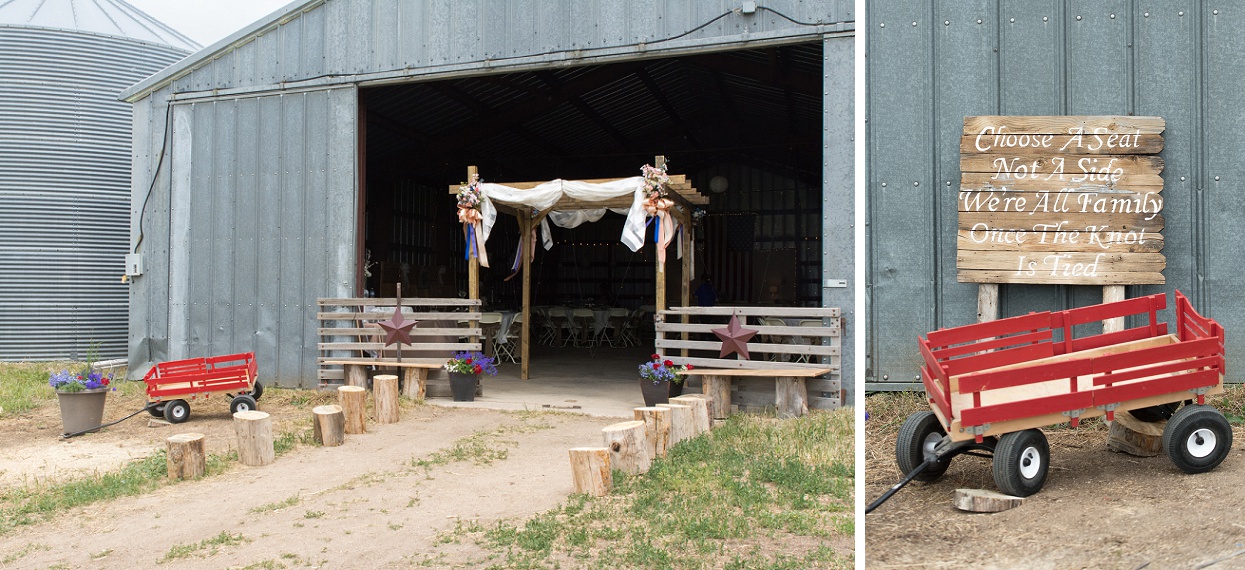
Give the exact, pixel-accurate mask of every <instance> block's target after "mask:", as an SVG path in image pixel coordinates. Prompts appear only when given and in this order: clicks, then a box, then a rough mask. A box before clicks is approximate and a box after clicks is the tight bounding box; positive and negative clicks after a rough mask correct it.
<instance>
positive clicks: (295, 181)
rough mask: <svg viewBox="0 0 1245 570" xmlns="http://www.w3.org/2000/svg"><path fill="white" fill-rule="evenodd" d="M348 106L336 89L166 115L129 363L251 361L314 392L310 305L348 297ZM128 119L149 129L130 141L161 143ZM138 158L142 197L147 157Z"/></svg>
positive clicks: (154, 152) (152, 125) (179, 108)
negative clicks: (214, 357) (238, 355)
mask: <svg viewBox="0 0 1245 570" xmlns="http://www.w3.org/2000/svg"><path fill="white" fill-rule="evenodd" d="M157 95H159V94H157ZM356 101H357V95H356V93H355V91H354V89H350V88H340V89H333V90H328V89H325V90H318V91H310V92H303V93H293V94H282V95H271V96H265V97H248V98H230V99H223V100H217V101H209V102H199V103H188V104H177V105H175V106H174V108H173V112H172V119H173V128H172V132H171V133H169V145H170V147H171V148H169V149H167V152H166V154H167V162H166V163H165V168H167V169H169V170H171V174H172V175H171V176H168V175H166V174H165V173H163V172H162V173H161V179H160V180H158V181H157V183H156V186H155V190H154V191H153V192H152V195H151V197H150V198H149V199H148V213H147V219H148V220H149V221H150V222H149V223H147V224H145V225H144V232H145V233H144V235H145V237H144V242H143V243H144V244H149V245H150V246H151V248H150V249H148V248H147V247H146V246H145V247H143V248H142V249H141V250H140V251H142V253H143V254H144V262H145V263H146V264H147V266H148V271H147V272H146V274H145V275H144V276H143V277H140V278H139V279H138V280H137V282H136V283H135V288H134V296H135V297H134V303H135V305H136V306H142V307H143V310H136V311H135V312H134V314H133V319H132V321H131V329H132V331H133V334H132V335H131V346H130V359H131V361H132V362H135V363H144V362H146V363H150V362H154V361H159V360H165V359H176V358H186V357H190V356H201V355H210V354H227V353H233V352H245V351H254V352H255V353H256V358H257V360H258V362H259V363H260V374H261V375H262V376H263V377H264V378H266V379H268V380H269V381H272V382H275V383H277V384H281V385H285V386H299V385H302V386H304V387H311V386H315V385H316V375H315V368H314V365H315V357H316V351H315V341H314V339H315V338H316V319H315V307H316V299H317V298H319V297H342V296H349V295H350V293H351V291H352V290H353V279H354V268H355V260H354V244H355V235H354V234H355V209H356V202H355V201H356V192H355V190H354V188H355V181H354V177H355V167H354V158H353V157H354V154H355V150H356V149H355V138H354V137H355V135H354V133H355V129H356V126H355V122H356V118H355V117H356V114H357V112H356ZM147 103H148V101H146V100H144V101H143V102H142V103H140V105H139V107H141V108H147V107H149V106H148V105H147ZM153 106H154V105H153ZM138 115H139V116H140V119H147V121H145V122H143V123H142V124H141V126H140V127H139V128H136V132H138V131H139V130H142V131H146V132H148V133H154V136H148V137H147V138H146V139H139V143H140V144H149V143H150V141H153V140H154V141H159V140H161V138H162V137H161V136H160V133H163V132H164V131H163V115H161V116H160V117H159V118H158V119H154V120H153V118H152V113H151V109H149V108H148V109H146V110H145V111H144V112H142V113H139V114H138ZM144 151H145V152H144V154H143V156H141V157H137V158H136V166H135V171H136V172H144V173H146V175H145V176H136V177H135V189H136V190H141V192H142V193H145V192H146V189H147V184H149V183H150V182H149V181H150V176H151V170H150V167H151V163H153V162H154V157H156V156H159V154H160V151H159V148H157V147H156V146H155V145H152V146H151V147H147V148H145V149H144ZM144 179H145V180H144ZM142 199H143V198H141V197H140V198H136V200H137V201H139V202H141V201H142ZM160 234H163V236H162V235H160ZM166 236H167V237H166ZM161 242H165V243H164V244H162V243H161ZM169 243H171V247H168V245H167V244H169ZM162 298H164V299H167V300H164V301H162V300H161V299H162ZM307 339H312V340H311V341H309V342H308V341H307Z"/></svg>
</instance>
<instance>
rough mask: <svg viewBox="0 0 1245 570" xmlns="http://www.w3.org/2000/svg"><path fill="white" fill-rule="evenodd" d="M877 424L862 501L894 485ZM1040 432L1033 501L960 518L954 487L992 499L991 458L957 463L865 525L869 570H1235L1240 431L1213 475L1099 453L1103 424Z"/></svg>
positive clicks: (869, 440) (1243, 520)
mask: <svg viewBox="0 0 1245 570" xmlns="http://www.w3.org/2000/svg"><path fill="white" fill-rule="evenodd" d="M875 415H876V413H875ZM875 419H877V418H875ZM887 419H889V418H887ZM882 423H885V422H877V421H874V420H870V421H869V422H866V426H865V438H866V459H867V461H866V489H867V491H866V500H872V499H873V498H876V497H878V496H879V495H881V494H882V492H883V491H885V490H886V488H888V487H889V486H890V485H892V484H894V483H895V482H896V481H898V480H899V478H900V473H899V470H898V468H897V467H895V455H894V453H895V452H894V449H895V447H894V446H895V437H896V435H897V433H896V432H897V427H898V426H897V425H895V426H886V427H879V425H878V424H882ZM1044 431H1046V432H1047V437H1048V438H1049V440H1050V444H1051V467H1050V474H1049V476H1048V479H1047V481H1046V486H1045V487H1044V488H1043V489H1042V491H1041V492H1039V493H1038V494H1036V495H1034V496H1032V497H1029V498H1028V500H1027V501H1026V502H1025V504H1024V505H1021V506H1020V507H1017V508H1015V509H1012V510H1009V511H1005V512H1002V513H995V514H971V513H966V512H962V511H958V510H956V509H955V508H953V507H952V506H951V500H952V495H953V493H954V492H955V490H956V489H957V488H978V489H990V490H995V489H996V488H995V485H994V480H993V476H992V474H991V467H990V460H989V459H983V458H977V457H966V456H961V457H957V458H956V459H954V460H953V461H952V463H951V467H950V469H949V470H948V471H947V473H946V475H944V476H943V478H941V479H939V480H938V481H936V482H933V483H920V482H916V483H913V484H911V485H909V486H908V487H906V488H904V489H903V490H902V491H900V492H899V493H898V494H896V495H895V496H894V497H893V498H892V499H890V501H888V502H887V503H886V504H884V505H882V506H881V507H879V508H878V510H876V511H875V512H874V513H873V514H870V515H868V516H867V517H866V519H865V536H866V540H865V552H866V557H867V558H866V560H867V563H868V568H870V569H875V568H878V569H885V568H904V569H919V568H956V569H959V568H983V569H993V568H999V569H1003V568H1027V569H1034V570H1041V569H1056V568H1058V569H1068V568H1095V569H1097V568H1103V569H1112V568H1119V569H1126V570H1133V569H1139V568H1150V569H1158V568H1163V569H1168V568H1175V569H1180V568H1200V566H1198V565H1199V564H1204V563H1208V562H1212V561H1215V560H1217V559H1220V558H1224V557H1229V558H1227V559H1226V560H1223V561H1220V562H1218V563H1215V564H1213V565H1210V566H1208V568H1210V569H1212V570H1218V569H1221V568H1245V552H1243V549H1245V485H1242V482H1245V429H1243V428H1242V427H1241V426H1236V427H1235V429H1234V436H1233V439H1234V441H1235V443H1234V449H1233V451H1232V452H1231V454H1230V455H1229V456H1228V458H1227V459H1226V460H1224V462H1223V464H1222V465H1220V466H1219V467H1218V468H1217V469H1215V470H1214V471H1212V472H1210V473H1204V474H1199V475H1186V474H1184V473H1183V472H1181V471H1179V470H1178V469H1176V467H1174V466H1173V465H1172V463H1171V461H1170V460H1169V459H1168V458H1167V456H1166V455H1161V456H1159V457H1149V458H1141V457H1133V456H1130V455H1125V454H1120V453H1114V452H1111V451H1108V450H1107V449H1106V436H1107V431H1106V427H1105V426H1104V425H1102V424H1101V423H1098V424H1096V427H1089V428H1082V429H1079V430H1071V429H1057V430H1044ZM1234 554H1235V555H1236V556H1233V555H1234Z"/></svg>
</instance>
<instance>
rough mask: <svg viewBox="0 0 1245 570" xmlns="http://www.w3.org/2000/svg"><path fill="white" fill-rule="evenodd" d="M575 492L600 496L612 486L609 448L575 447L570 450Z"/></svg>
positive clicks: (612, 478) (612, 477) (605, 493)
mask: <svg viewBox="0 0 1245 570" xmlns="http://www.w3.org/2000/svg"><path fill="white" fill-rule="evenodd" d="M570 456H571V476H572V478H573V479H574V480H575V492H576V493H587V494H589V495H592V496H594V497H602V496H605V495H607V494H609V492H610V488H612V487H613V486H614V474H613V472H612V471H611V470H610V450H609V448H606V447H575V448H572V449H571V451H570Z"/></svg>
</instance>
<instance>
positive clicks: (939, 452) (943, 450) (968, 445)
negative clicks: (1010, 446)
mask: <svg viewBox="0 0 1245 570" xmlns="http://www.w3.org/2000/svg"><path fill="white" fill-rule="evenodd" d="M991 439H992V440H993V438H991ZM993 443H994V442H993V441H991V442H989V443H986V444H980V443H976V442H974V441H973V440H963V441H951V437H950V436H943V438H942V441H940V442H938V445H936V446H934V450H933V451H932V452H929V451H927V452H926V453H925V461H923V462H921V464H920V465H917V466H916V467H914V468H913V469H912V471H910V472H909V473H908V474H907V475H904V478H903V479H901V480H900V481H899V482H898V483H895V484H894V485H893V486H891V488H890V489H887V490H886V492H885V493H882V496H881V497H878V498H877V499H875V500H874V501H873V502H872V503H869V505H868V506H867V507H865V514H866V515H867V514H869V513H871V512H873V509H876V508H878V507H880V506H882V503H885V502H886V500H887V499H889V498H891V496H892V495H894V494H895V493H897V492H899V490H900V489H902V488H904V487H906V486H907V485H908V483H911V482H912V480H913V479H916V476H917V475H920V474H921V472H922V471H924V470H925V469H926V468H928V467H929V466H931V465H934V464H935V463H938V462H940V461H943V460H950V459H951V458H952V457H955V456H957V455H959V454H961V453H968V452H969V451H970V450H972V449H987V450H990V451H994V445H993Z"/></svg>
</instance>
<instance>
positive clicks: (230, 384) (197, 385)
mask: <svg viewBox="0 0 1245 570" xmlns="http://www.w3.org/2000/svg"><path fill="white" fill-rule="evenodd" d="M143 381H145V382H146V383H147V399H148V401H149V403H148V408H147V411H148V412H149V413H150V414H151V415H153V416H156V417H164V419H166V420H168V421H169V422H171V423H175V424H178V423H181V422H184V421H186V420H187V419H188V418H189V417H190V404H189V403H188V402H187V401H186V399H187V398H189V399H191V400H194V399H196V398H198V397H200V396H202V397H204V398H206V397H208V396H210V395H211V394H218V393H219V394H226V395H228V396H230V397H231V398H232V399H231V400H230V401H229V411H230V412H231V413H233V412H240V411H244V410H254V409H256V404H255V401H256V400H258V399H259V397H260V395H262V394H263V393H264V386H263V385H262V384H260V383H259V381H258V380H256V378H255V353H253V352H244V353H240V354H228V355H225V356H210V357H206V358H188V359H186V360H171V361H169V362H161V363H159V364H157V365H155V366H153V367H152V368H151V370H148V371H147V375H146V376H144V377H143ZM152 404H155V405H152Z"/></svg>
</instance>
